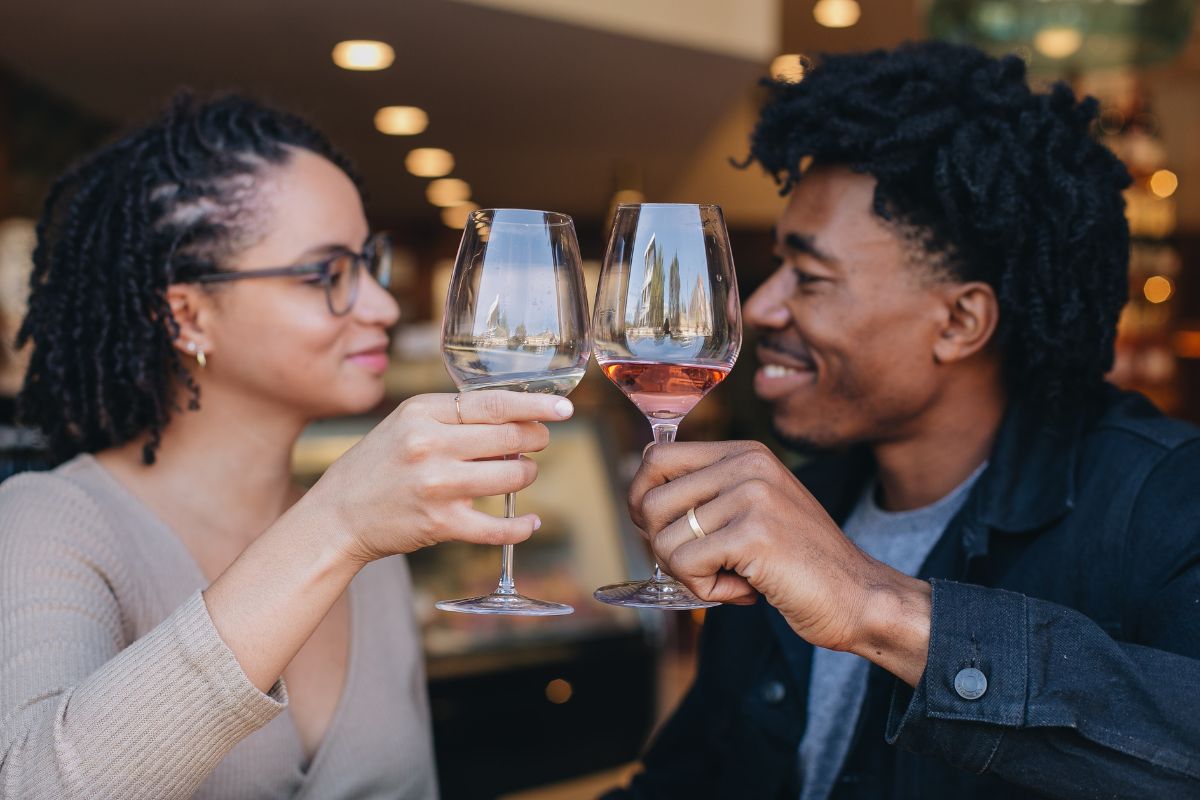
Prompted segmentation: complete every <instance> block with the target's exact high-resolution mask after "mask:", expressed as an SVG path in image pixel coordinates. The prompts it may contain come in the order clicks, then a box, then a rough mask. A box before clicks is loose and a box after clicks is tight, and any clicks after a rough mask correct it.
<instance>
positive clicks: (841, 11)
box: [813, 0, 862, 28]
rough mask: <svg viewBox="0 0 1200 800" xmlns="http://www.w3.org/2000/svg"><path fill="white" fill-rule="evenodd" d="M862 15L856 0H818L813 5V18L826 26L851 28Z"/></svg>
mask: <svg viewBox="0 0 1200 800" xmlns="http://www.w3.org/2000/svg"><path fill="white" fill-rule="evenodd" d="M860 16H862V9H861V8H859V7H858V3H857V2H855V0H818V2H817V4H816V5H815V6H813V19H815V20H816V21H817V22H818V23H820V24H821V25H824V26H825V27H826V28H849V27H850V26H851V25H853V24H854V23H856V22H858V18H859V17H860Z"/></svg>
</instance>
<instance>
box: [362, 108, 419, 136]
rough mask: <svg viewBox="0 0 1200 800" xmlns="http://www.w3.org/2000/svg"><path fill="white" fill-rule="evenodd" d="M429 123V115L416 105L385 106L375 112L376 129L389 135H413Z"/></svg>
mask: <svg viewBox="0 0 1200 800" xmlns="http://www.w3.org/2000/svg"><path fill="white" fill-rule="evenodd" d="M428 124H429V115H428V114H426V113H425V112H424V111H423V110H421V109H419V108H417V107H416V106H384V107H383V108H381V109H379V110H378V111H376V112H375V130H377V131H379V132H380V133H386V134H387V135H389V136H413V135H415V134H418V133H420V132H421V131H423V130H425V127H426V126H427V125H428Z"/></svg>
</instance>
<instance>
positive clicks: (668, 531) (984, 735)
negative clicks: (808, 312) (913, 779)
mask: <svg viewBox="0 0 1200 800" xmlns="http://www.w3.org/2000/svg"><path fill="white" fill-rule="evenodd" d="M667 447H671V448H673V449H672V450H667V449H666V447H664V448H663V449H661V450H660V448H659V447H658V446H656V447H655V448H652V449H651V450H650V451H649V453H648V456H647V459H646V465H644V466H643V469H642V471H641V472H640V473H639V476H638V478H637V479H635V481H634V485H633V488H632V489H631V506H632V507H633V509H634V515H635V516H634V518H635V520H637V521H638V522H639V524H640V526H641V527H642V528H643V529H644V530H646V531H647V532H648V534H649V535H650V538H651V541H652V543H653V545H654V549H655V552H656V554H657V555H658V557H659V560H660V563H664V564H665V565H666V568H667V570H668V571H669V572H670V573H671V574H672V575H674V576H675V577H676V578H677V579H679V580H680V581H682V582H683V583H685V584H686V585H687V586H688V587H689V588H690V589H691V590H692V591H694V592H696V594H698V595H699V596H701V597H705V598H708V599H721V600H724V599H730V598H732V597H738V596H744V595H745V594H746V592H747V591H748V589H750V588H752V589H753V590H756V591H758V592H760V593H761V594H763V595H764V596H765V597H766V599H767V601H768V602H769V603H771V604H772V605H774V606H775V607H776V608H778V609H779V610H780V612H781V613H782V614H783V616H784V617H785V618H786V619H787V621H788V623H789V625H790V626H791V627H792V629H793V630H794V631H795V632H796V633H797V634H798V635H800V636H802V637H803V638H805V639H806V640H807V641H809V642H810V643H812V644H814V645H817V646H821V647H827V648H830V649H838V650H847V651H850V652H855V653H858V654H859V655H862V656H863V657H865V658H868V659H870V660H871V661H874V662H875V663H878V664H880V665H881V666H883V667H884V668H886V669H888V670H889V671H891V672H892V673H893V674H895V675H897V676H898V677H900V678H901V679H902V680H903V681H904V682H905V683H907V684H909V685H911V686H913V687H914V690H913V691H909V690H907V688H906V687H901V688H900V689H899V690H898V693H897V700H896V703H895V708H894V709H893V718H892V721H891V725H890V726H889V739H890V740H891V741H893V742H895V743H896V744H897V745H898V746H901V747H905V748H908V749H912V750H915V751H918V752H921V753H924V754H928V755H933V756H936V757H939V758H942V759H944V760H946V761H948V762H950V763H953V764H957V765H959V766H962V767H965V768H967V769H972V770H974V771H976V772H985V771H990V772H993V773H995V774H997V775H999V776H1001V777H1003V778H1005V779H1007V780H1009V781H1013V782H1015V783H1019V784H1021V785H1025V786H1031V787H1035V788H1037V789H1038V790H1039V791H1043V792H1045V791H1047V790H1049V791H1050V792H1051V793H1052V794H1054V795H1056V796H1062V797H1093V796H1113V794H1114V793H1115V794H1116V796H1124V795H1125V794H1128V793H1129V791H1127V790H1130V791H1132V793H1133V796H1156V797H1180V796H1189V795H1200V757H1198V756H1197V754H1200V660H1198V659H1200V507H1198V508H1196V509H1191V508H1189V506H1188V502H1181V498H1190V497H1193V496H1195V495H1196V492H1195V491H1194V489H1193V488H1192V487H1189V486H1187V485H1186V483H1187V482H1189V481H1192V482H1194V481H1195V478H1196V476H1197V475H1200V453H1197V454H1192V453H1190V452H1186V451H1182V452H1179V453H1176V454H1173V457H1172V458H1169V459H1165V460H1164V462H1163V464H1161V465H1160V467H1159V468H1158V470H1156V472H1155V473H1154V474H1153V475H1151V476H1150V478H1149V479H1148V480H1147V481H1146V483H1145V486H1146V487H1147V491H1146V492H1144V495H1145V496H1144V497H1142V498H1140V499H1139V501H1138V504H1137V508H1135V510H1134V513H1133V516H1132V519H1133V520H1134V523H1133V529H1131V531H1130V534H1129V539H1130V541H1131V542H1133V543H1134V545H1135V550H1134V551H1133V552H1131V553H1130V554H1128V558H1127V559H1126V561H1127V562H1128V563H1127V570H1126V572H1127V574H1128V575H1129V585H1128V586H1127V587H1120V586H1114V587H1113V591H1123V592H1125V593H1126V594H1125V596H1126V597H1127V598H1128V602H1127V605H1128V607H1129V608H1130V613H1129V619H1128V620H1127V621H1126V630H1127V631H1129V635H1130V638H1131V639H1133V640H1134V641H1136V642H1137V644H1126V643H1120V642H1117V641H1116V640H1114V639H1113V638H1112V637H1111V636H1109V635H1108V634H1106V633H1105V632H1104V631H1103V630H1102V629H1101V628H1100V627H1099V626H1098V625H1096V624H1095V623H1094V622H1092V621H1091V620H1090V619H1088V618H1087V617H1086V616H1084V615H1082V614H1080V613H1078V612H1075V611H1073V610H1071V609H1068V608H1066V607H1063V606H1059V605H1056V604H1054V603H1049V602H1045V601H1041V600H1036V599H1033V598H1027V597H1025V596H1024V595H1020V594H1016V593H1013V592H1006V591H1003V590H999V589H987V588H983V587H977V586H969V585H966V584H954V583H951V582H947V581H936V582H934V584H933V585H932V587H930V584H928V583H925V582H923V581H919V580H916V579H913V578H909V577H907V576H903V575H901V574H900V573H898V572H896V571H895V570H892V569H890V568H889V567H887V566H886V565H883V564H880V563H878V562H874V561H873V560H871V559H870V558H868V557H867V556H865V554H863V553H861V551H859V550H857V548H855V547H854V546H853V545H852V544H851V543H850V542H849V541H848V540H846V538H845V536H844V535H843V534H842V533H841V531H840V529H838V528H837V526H836V524H834V523H833V521H832V520H830V519H829V518H828V516H827V515H826V514H825V513H824V511H823V509H821V508H820V506H819V505H817V504H816V502H815V501H814V500H812V498H811V496H809V495H808V493H807V492H806V491H805V490H804V488H803V487H802V486H800V485H799V483H798V482H797V481H795V479H794V478H793V477H792V476H791V475H790V473H788V472H787V471H786V470H785V469H784V468H783V467H782V465H779V466H778V467H776V466H773V465H772V463H771V462H770V460H769V457H768V456H767V455H766V454H765V453H763V452H762V451H761V450H760V449H758V448H755V447H753V446H751V445H746V446H744V447H742V448H738V447H736V446H735V445H731V444H729V443H723V444H718V445H711V446H710V445H696V446H694V447H692V448H690V449H687V445H683V446H680V445H672V446H667ZM705 447H709V448H710V449H709V450H703V449H702V448H705ZM1196 449H1198V450H1200V448H1196ZM656 451H657V452H656ZM706 459H707V462H708V463H707V465H706V464H705V463H704V462H705V460H706ZM1192 505H1198V504H1196V503H1193V504H1192ZM691 506H697V516H698V517H699V519H700V522H701V525H702V528H703V530H704V531H705V533H706V534H707V535H706V536H704V537H697V536H695V535H694V533H693V532H692V531H691V530H690V528H689V526H688V524H687V521H686V520H685V519H681V517H683V515H684V514H685V513H686V509H687V508H688V507H691ZM1156 509H1163V510H1168V511H1169V513H1167V515H1166V516H1165V517H1164V516H1163V515H1162V513H1161V512H1160V513H1157V514H1156V513H1155V510H1156ZM1097 792H1100V794H1097Z"/></svg>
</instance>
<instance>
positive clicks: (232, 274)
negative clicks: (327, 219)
mask: <svg viewBox="0 0 1200 800" xmlns="http://www.w3.org/2000/svg"><path fill="white" fill-rule="evenodd" d="M372 248H382V250H381V251H380V252H379V253H378V257H379V264H380V266H379V274H378V275H374V274H372V273H371V269H370V265H371V261H372V258H373V254H372V253H371V252H370V251H371V249H372ZM346 256H350V257H351V258H352V259H353V262H352V265H351V267H350V268H351V270H357V271H358V273H359V275H358V278H356V279H355V280H354V282H353V285H352V286H351V288H350V298H349V300H348V301H347V302H346V308H345V309H344V310H342V311H338V310H337V309H335V308H334V307H333V281H332V280H331V278H332V274H333V273H332V269H331V267H332V264H333V262H334V261H336V260H337V259H339V258H345V257H346ZM363 270H366V273H367V274H368V275H370V276H371V278H372V279H373V280H374V281H375V282H376V283H378V284H379V285H380V286H382V287H384V288H386V287H387V286H389V285H390V284H391V275H392V241H391V238H390V237H389V236H388V235H387V234H386V233H383V232H380V233H374V234H372V235H371V236H370V237H368V238H367V243H366V244H365V245H363V252H361V253H355V252H354V251H352V250H350V249H348V248H342V249H339V250H338V252H336V253H334V254H333V255H330V256H329V257H327V258H323V259H321V260H320V261H310V262H308V263H307V264H295V265H293V266H290V267H264V268H262V269H247V270H230V271H225V272H210V273H208V274H206V275H197V276H196V277H194V278H190V279H188V280H185V281H182V282H183V283H228V282H230V281H239V280H246V279H250V278H287V277H293V276H301V275H320V276H321V287H322V288H323V289H324V290H325V305H326V307H328V308H329V313H331V314H333V315H334V316H335V317H344V316H345V315H347V314H349V313H350V312H351V311H352V310H353V309H354V303H355V302H356V301H357V300H358V289H359V286H361V285H362V280H361V278H362V275H361V273H362V271H363Z"/></svg>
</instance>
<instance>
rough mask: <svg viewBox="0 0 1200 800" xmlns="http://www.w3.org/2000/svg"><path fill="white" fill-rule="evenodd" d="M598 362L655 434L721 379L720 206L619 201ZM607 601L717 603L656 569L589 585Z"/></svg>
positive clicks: (669, 437) (727, 303)
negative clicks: (641, 576) (641, 577)
mask: <svg viewBox="0 0 1200 800" xmlns="http://www.w3.org/2000/svg"><path fill="white" fill-rule="evenodd" d="M592 336H593V339H594V341H595V350H596V361H597V362H599V364H600V366H601V368H602V369H603V370H604V374H605V375H607V376H608V379H609V380H611V381H612V382H613V383H614V384H616V386H617V387H618V388H620V389H621V391H623V392H624V393H625V395H626V396H627V397H629V399H630V400H632V401H633V403H634V405H636V406H637V407H638V409H639V410H640V411H641V412H642V414H644V415H645V417H646V419H647V421H648V422H649V423H650V426H651V429H652V430H653V432H654V441H655V442H656V443H664V442H673V441H675V433H676V430H677V429H678V427H679V423H680V422H682V421H683V418H684V416H686V415H687V413H688V412H689V411H691V410H692V409H693V408H694V407H695V405H696V404H697V403H698V402H700V400H701V398H703V397H704V395H706V394H707V393H708V392H709V391H710V390H711V389H712V388H713V387H714V386H716V385H717V384H718V383H720V382H721V381H723V380H724V379H725V376H726V375H728V374H729V371H730V370H731V369H733V364H734V362H735V361H736V360H737V355H738V351H739V350H740V349H741V344H742V318H741V305H740V302H739V299H738V293H737V277H736V275H735V273H734V269H733V255H732V253H731V252H730V249H729V235H728V233H727V232H726V230H725V219H724V217H723V215H722V213H721V209H720V207H719V206H715V205H681V204H660V203H647V204H639V205H621V206H618V207H617V213H616V216H615V217H614V219H613V229H612V235H611V237H610V238H609V242H608V250H607V251H606V253H605V256H604V265H603V267H602V270H601V273H600V284H599V287H598V288H597V291H596V308H595V312H594V316H593V320H592ZM595 596H596V599H597V600H601V601H603V602H605V603H610V604H612V605H619V606H633V607H637V608H659V609H688V608H705V607H708V606H713V605H717V604H716V603H710V602H705V601H702V600H699V599H698V598H696V597H695V596H694V595H693V594H692V593H691V592H689V591H688V590H687V589H686V588H685V587H684V586H682V585H681V584H680V583H678V582H677V581H675V580H673V579H672V578H670V577H668V576H666V575H664V574H663V572H662V570H661V569H659V566H658V564H655V565H654V576H653V577H652V578H651V579H650V580H648V581H632V582H627V583H620V584H614V585H612V586H605V587H602V588H600V589H597V590H596V593H595Z"/></svg>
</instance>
